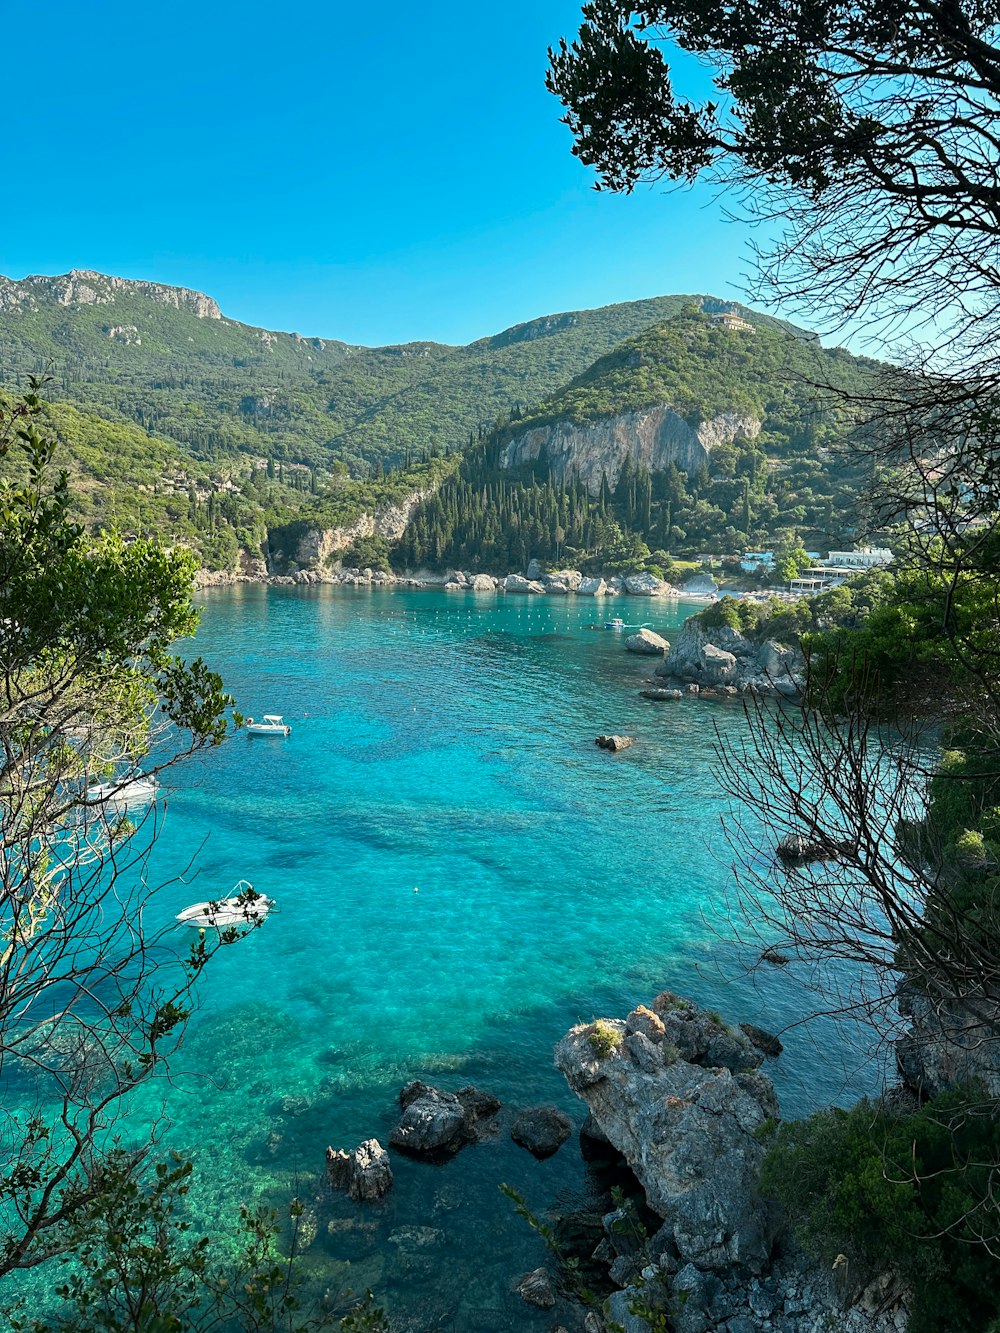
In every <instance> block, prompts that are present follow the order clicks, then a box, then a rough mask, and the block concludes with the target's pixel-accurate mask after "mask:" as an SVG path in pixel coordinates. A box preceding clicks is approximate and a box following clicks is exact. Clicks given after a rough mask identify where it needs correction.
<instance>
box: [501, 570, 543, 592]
mask: <svg viewBox="0 0 1000 1333" xmlns="http://www.w3.org/2000/svg"><path fill="white" fill-rule="evenodd" d="M503 590H504V592H530V593H536V594H537V593H543V592H544V591H545V588H544V587H543V585H542V584H541V583H539V582H538V580H537V579H526V578H525V577H524V575H523V574H508V575H507V577H506V578H505V579H504V581H503Z"/></svg>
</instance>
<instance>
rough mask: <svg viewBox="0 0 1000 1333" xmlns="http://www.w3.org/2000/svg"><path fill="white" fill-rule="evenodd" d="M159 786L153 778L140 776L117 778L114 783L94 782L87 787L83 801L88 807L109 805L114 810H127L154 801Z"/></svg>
mask: <svg viewBox="0 0 1000 1333" xmlns="http://www.w3.org/2000/svg"><path fill="white" fill-rule="evenodd" d="M158 790H159V784H158V783H157V781H156V779H155V778H151V777H147V776H146V775H145V774H142V775H140V776H138V777H134V778H118V779H117V780H116V781H114V782H96V783H94V785H93V786H92V787H88V788H87V790H86V791H85V792H84V794H83V799H84V800H85V801H86V802H87V804H88V805H110V806H112V807H114V808H117V809H121V808H126V809H127V808H128V807H130V806H135V805H148V804H149V803H150V801H155V800H156V796H157V792H158Z"/></svg>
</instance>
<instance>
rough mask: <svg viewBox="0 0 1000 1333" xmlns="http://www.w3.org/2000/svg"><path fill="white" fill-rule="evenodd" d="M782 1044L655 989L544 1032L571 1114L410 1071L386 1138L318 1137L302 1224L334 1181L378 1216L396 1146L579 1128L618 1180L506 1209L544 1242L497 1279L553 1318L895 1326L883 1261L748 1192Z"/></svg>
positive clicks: (553, 1147)
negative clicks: (540, 1256)
mask: <svg viewBox="0 0 1000 1333" xmlns="http://www.w3.org/2000/svg"><path fill="white" fill-rule="evenodd" d="M781 1050H782V1047H781V1043H780V1041H779V1040H778V1039H777V1038H776V1037H774V1036H772V1035H771V1034H770V1033H767V1032H765V1031H763V1030H762V1029H760V1028H757V1027H754V1026H752V1025H749V1024H742V1025H740V1027H735V1026H731V1025H730V1024H728V1023H726V1022H725V1021H724V1020H723V1018H722V1017H721V1016H720V1015H719V1014H718V1013H716V1012H714V1011H712V1010H706V1009H703V1008H701V1007H699V1006H698V1005H696V1004H694V1003H692V1002H691V1001H690V1000H687V999H685V998H684V997H682V996H679V995H676V994H674V993H673V992H671V991H663V992H661V993H660V994H659V995H657V996H656V997H655V998H654V999H653V1000H651V1002H650V1004H649V1005H648V1006H646V1005H642V1004H640V1005H639V1006H637V1007H636V1008H635V1009H633V1010H632V1012H631V1013H630V1014H628V1015H627V1017H626V1018H624V1019H618V1018H601V1019H597V1020H595V1021H593V1022H590V1023H581V1024H578V1025H577V1026H575V1027H573V1028H571V1029H570V1031H569V1032H568V1033H567V1034H566V1036H565V1037H564V1038H563V1039H562V1040H561V1041H560V1042H559V1044H558V1045H557V1046H556V1048H555V1064H556V1067H557V1068H558V1069H559V1070H560V1072H561V1073H562V1074H563V1076H564V1077H565V1079H566V1083H567V1085H568V1087H569V1088H570V1090H571V1091H572V1092H573V1093H575V1094H576V1096H577V1097H579V1098H580V1099H581V1101H582V1102H584V1103H585V1104H586V1107H587V1111H588V1115H587V1117H586V1120H585V1121H584V1122H583V1123H582V1124H580V1125H579V1126H578V1127H575V1126H574V1125H573V1122H572V1120H571V1119H570V1118H569V1117H568V1116H567V1115H566V1114H565V1113H564V1112H563V1111H561V1110H559V1109H558V1108H557V1107H555V1106H551V1105H543V1106H534V1107H530V1108H522V1109H516V1108H514V1107H509V1108H504V1107H502V1104H501V1102H500V1100H499V1099H498V1098H497V1097H494V1096H492V1095H491V1094H490V1093H488V1092H483V1091H482V1090H480V1089H478V1088H475V1087H471V1086H465V1087H460V1088H458V1089H457V1090H456V1091H455V1092H449V1091H446V1090H443V1089H441V1088H437V1087H433V1086H431V1085H428V1084H425V1083H423V1082H419V1081H413V1082H410V1083H408V1084H406V1085H405V1086H404V1087H403V1088H402V1089H401V1090H400V1093H399V1099H398V1107H399V1110H398V1121H397V1124H396V1126H395V1128H394V1129H393V1130H392V1131H391V1133H390V1136H389V1140H388V1143H389V1150H388V1151H387V1149H386V1148H384V1147H383V1146H382V1144H381V1143H379V1141H378V1140H377V1139H374V1138H373V1139H368V1140H366V1141H365V1142H364V1143H361V1144H359V1145H358V1147H356V1148H354V1149H352V1150H350V1151H344V1150H342V1149H334V1148H328V1149H327V1150H326V1171H325V1179H326V1190H325V1192H324V1191H321V1192H320V1193H318V1194H317V1195H316V1196H315V1198H314V1201H313V1204H312V1205H311V1209H312V1214H313V1217H314V1224H315V1225H314V1229H319V1228H322V1226H323V1224H324V1220H325V1217H326V1214H327V1212H328V1210H329V1207H330V1203H329V1201H330V1200H331V1198H332V1197H333V1196H335V1195H341V1196H347V1197H348V1198H349V1199H350V1200H353V1201H354V1202H353V1204H350V1205H349V1206H350V1207H352V1208H354V1209H356V1210H358V1211H357V1216H358V1218H359V1220H362V1219H365V1218H369V1219H370V1218H373V1217H377V1216H381V1215H382V1214H383V1213H384V1212H385V1208H386V1207H387V1206H388V1201H387V1200H386V1196H387V1195H391V1194H392V1193H393V1192H394V1182H393V1170H392V1160H391V1157H392V1153H397V1154H401V1155H402V1156H404V1157H406V1158H408V1159H411V1160H416V1161H418V1162H422V1163H424V1164H426V1167H427V1168H429V1169H437V1170H444V1171H447V1170H448V1165H447V1164H448V1163H449V1162H451V1161H452V1160H453V1159H454V1158H455V1157H456V1156H457V1155H458V1154H459V1153H461V1152H463V1151H465V1150H469V1149H470V1148H472V1149H473V1150H474V1145H475V1144H477V1143H487V1142H489V1141H490V1140H495V1139H496V1138H497V1136H498V1135H499V1134H505V1135H507V1136H509V1138H510V1139H511V1140H512V1141H513V1142H514V1143H516V1144H517V1145H518V1146H519V1147H521V1148H523V1149H525V1150H526V1151H527V1152H528V1153H530V1154H531V1155H532V1156H534V1157H535V1158H537V1159H539V1160H543V1159H545V1158H547V1157H549V1156H551V1155H552V1154H554V1153H556V1152H559V1151H560V1150H565V1151H569V1150H570V1148H569V1146H568V1145H569V1141H570V1140H571V1139H572V1138H573V1137H574V1133H575V1134H576V1139H577V1150H578V1151H579V1152H580V1153H581V1154H582V1156H583V1157H584V1159H585V1160H587V1161H588V1162H599V1163H600V1164H601V1170H603V1171H605V1172H607V1171H612V1172H613V1173H614V1177H615V1178H616V1179H618V1180H619V1181H621V1182H625V1183H624V1187H619V1188H616V1189H613V1190H609V1192H607V1193H605V1194H604V1195H603V1203H602V1202H601V1201H600V1200H599V1199H598V1198H597V1197H596V1196H595V1197H594V1198H593V1201H592V1203H591V1205H590V1208H591V1209H592V1210H593V1211H589V1212H583V1213H580V1212H574V1213H572V1214H568V1215H566V1216H562V1215H561V1211H560V1212H556V1213H551V1212H549V1213H547V1214H546V1216H547V1217H548V1218H549V1219H550V1221H551V1225H550V1224H548V1223H542V1222H541V1221H540V1219H537V1218H535V1219H532V1218H531V1215H530V1214H528V1213H527V1212H526V1211H523V1209H522V1210H519V1211H521V1212H522V1216H524V1217H525V1218H526V1219H527V1221H528V1222H530V1223H531V1225H533V1226H535V1229H536V1230H539V1231H540V1232H541V1234H542V1235H543V1236H545V1237H546V1238H547V1243H548V1244H549V1246H550V1256H549V1259H548V1261H547V1262H546V1263H545V1264H544V1265H543V1266H541V1267H538V1268H535V1269H533V1270H532V1271H531V1272H528V1273H519V1272H512V1273H510V1274H509V1277H508V1282H509V1287H508V1289H509V1290H510V1291H511V1292H512V1293H516V1294H517V1295H519V1296H520V1298H521V1300H523V1301H524V1302H525V1303H526V1304H527V1305H529V1306H533V1307H536V1309H541V1310H545V1311H548V1312H549V1313H550V1318H552V1319H554V1321H555V1322H553V1323H552V1324H551V1325H550V1327H551V1328H552V1329H553V1330H554V1333H649V1330H650V1329H652V1328H657V1329H658V1328H661V1327H662V1328H670V1329H671V1330H672V1333H828V1330H830V1329H838V1330H840V1333H905V1330H906V1328H907V1313H906V1305H905V1300H906V1294H905V1292H904V1291H903V1290H902V1289H901V1287H900V1285H899V1283H898V1282H897V1281H896V1279H895V1278H894V1276H893V1275H892V1274H887V1273H880V1274H874V1275H872V1274H864V1275H861V1274H858V1273H855V1272H853V1271H852V1272H848V1271H847V1269H846V1267H840V1268H838V1267H837V1266H836V1265H835V1266H834V1268H833V1269H830V1268H829V1267H828V1266H824V1265H823V1264H821V1263H820V1262H818V1261H817V1260H814V1259H812V1258H810V1257H809V1256H808V1255H807V1254H806V1253H804V1252H803V1250H802V1249H801V1248H800V1246H799V1245H798V1244H797V1242H796V1240H795V1238H794V1236H793V1234H792V1232H791V1229H790V1227H789V1225H788V1223H787V1221H786V1219H785V1216H784V1214H783V1211H782V1209H781V1207H780V1205H779V1204H777V1203H776V1202H775V1201H773V1200H771V1199H768V1198H766V1197H764V1196H763V1195H762V1194H761V1191H760V1188H759V1181H760V1171H761V1165H762V1162H763V1160H764V1157H765V1154H766V1151H767V1143H768V1141H769V1139H770V1136H771V1135H772V1133H773V1132H774V1130H775V1128H776V1127H777V1125H778V1122H779V1120H780V1108H779V1104H778V1097H777V1094H776V1092H775V1088H774V1085H773V1083H772V1081H771V1079H770V1078H769V1077H768V1075H767V1073H766V1072H765V1071H764V1065H765V1060H766V1059H771V1058H777V1057H778V1056H779V1055H780V1054H781ZM605 1189H606V1190H607V1189H608V1187H607V1186H605ZM505 1192H507V1193H508V1195H509V1196H510V1197H511V1198H513V1199H514V1200H515V1201H516V1202H520V1203H522V1204H523V1200H518V1196H517V1194H516V1191H511V1190H509V1189H507V1188H506V1187H505ZM394 1220H395V1221H396V1223H397V1227H396V1230H395V1231H394V1232H393V1236H395V1237H397V1239H398V1238H399V1237H401V1236H403V1235H404V1234H405V1235H406V1236H407V1237H414V1238H416V1239H415V1240H414V1243H415V1244H418V1245H420V1246H425V1245H430V1244H431V1239H430V1238H432V1237H433V1238H435V1241H436V1240H437V1239H439V1238H440V1231H439V1230H435V1229H434V1228H433V1227H432V1226H431V1222H432V1221H433V1219H428V1218H427V1217H426V1216H421V1215H417V1216H410V1217H396V1218H395V1219H394ZM400 1222H404V1223H405V1225H403V1226H399V1225H398V1223H400ZM333 1225H334V1224H333V1223H331V1224H330V1229H331V1232H332V1230H333ZM390 1239H392V1238H391V1237H390Z"/></svg>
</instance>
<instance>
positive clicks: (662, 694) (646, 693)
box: [639, 688, 684, 703]
mask: <svg viewBox="0 0 1000 1333" xmlns="http://www.w3.org/2000/svg"><path fill="white" fill-rule="evenodd" d="M639 694H640V695H641V696H642V698H643V699H652V700H653V701H654V702H655V703H662V702H664V701H665V700H667V699H683V698H684V693H683V691H682V690H667V689H656V688H654V689H651V690H640V691H639Z"/></svg>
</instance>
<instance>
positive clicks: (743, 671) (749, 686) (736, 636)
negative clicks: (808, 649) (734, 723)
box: [654, 617, 805, 697]
mask: <svg viewBox="0 0 1000 1333" xmlns="http://www.w3.org/2000/svg"><path fill="white" fill-rule="evenodd" d="M804 671H805V658H804V657H803V656H802V653H801V651H800V649H798V648H797V647H788V646H787V645H785V644H780V643H777V642H775V641H774V640H768V641H767V642H766V643H763V644H757V643H755V642H754V640H753V639H750V638H747V636H746V635H744V634H741V633H740V632H739V631H738V630H734V629H733V628H732V627H731V626H729V625H713V626H711V627H709V628H706V627H705V626H704V625H703V624H702V622H701V621H700V620H699V619H697V618H695V617H692V619H690V620H687V621H685V623H684V625H683V626H682V628H681V632H680V634H679V635H678V636H677V638H676V639H675V641H674V643H673V646H672V647H671V649H670V653H669V655H668V657H667V658H666V660H665V661H664V662H663V663H662V664H661V665H660V666H658V667H657V668H656V671H655V673H654V674H655V675H657V676H668V677H671V678H672V679H674V680H680V681H685V682H688V683H693V684H696V685H699V686H702V687H704V688H705V689H715V690H718V689H722V690H724V689H727V688H728V687H730V686H732V687H734V688H735V689H737V690H740V691H753V692H755V693H759V694H782V695H787V696H789V697H792V696H795V695H797V694H799V693H800V692H801V689H802V685H803V677H804Z"/></svg>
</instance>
